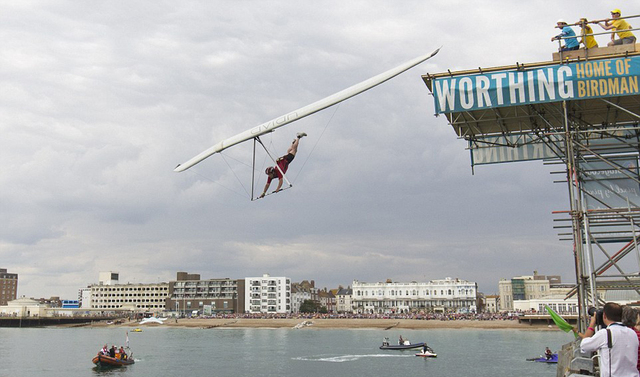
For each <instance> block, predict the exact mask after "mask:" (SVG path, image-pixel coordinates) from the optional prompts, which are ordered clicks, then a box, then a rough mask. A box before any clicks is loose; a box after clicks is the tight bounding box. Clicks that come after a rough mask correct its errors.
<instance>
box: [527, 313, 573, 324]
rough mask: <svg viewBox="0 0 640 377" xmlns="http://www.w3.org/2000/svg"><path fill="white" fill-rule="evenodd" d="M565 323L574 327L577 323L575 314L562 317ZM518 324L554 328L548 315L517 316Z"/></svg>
mask: <svg viewBox="0 0 640 377" xmlns="http://www.w3.org/2000/svg"><path fill="white" fill-rule="evenodd" d="M562 318H564V320H565V321H567V322H568V323H570V324H572V325H574V326H576V325H577V323H578V316H577V315H576V314H566V315H563V316H562ZM518 322H520V323H525V324H526V323H528V324H530V325H542V324H546V325H552V326H555V323H554V322H553V319H551V316H550V315H548V314H546V315H545V314H521V315H519V316H518Z"/></svg>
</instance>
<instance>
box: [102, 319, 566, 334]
mask: <svg viewBox="0 0 640 377" xmlns="http://www.w3.org/2000/svg"><path fill="white" fill-rule="evenodd" d="M92 326H121V327H139V328H141V329H144V328H145V327H157V326H167V327H187V328H201V329H211V328H267V329H274V328H294V327H296V326H297V327H298V328H301V329H383V330H385V329H412V330H419V329H443V328H448V329H465V328H474V329H520V330H537V331H540V330H553V331H557V330H558V328H557V327H556V326H549V325H547V324H533V325H530V324H529V323H520V322H518V321H517V320H491V321H483V320H417V319H369V318H362V319H360V318H358V319H356V318H348V319H340V318H338V319H333V318H332V319H328V318H266V319H263V318H180V319H178V320H176V319H175V318H168V319H167V320H166V321H165V322H164V324H162V325H160V324H155V323H154V324H144V325H140V324H139V323H138V322H136V321H127V322H125V323H121V324H117V325H107V324H106V323H94V324H92Z"/></svg>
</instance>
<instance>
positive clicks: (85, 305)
mask: <svg viewBox="0 0 640 377" xmlns="http://www.w3.org/2000/svg"><path fill="white" fill-rule="evenodd" d="M78 301H80V307H81V308H82V309H91V288H89V287H87V288H80V289H79V290H78Z"/></svg>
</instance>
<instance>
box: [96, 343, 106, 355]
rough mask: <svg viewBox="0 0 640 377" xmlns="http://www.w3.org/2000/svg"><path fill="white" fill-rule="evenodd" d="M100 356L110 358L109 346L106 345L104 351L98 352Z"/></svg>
mask: <svg viewBox="0 0 640 377" xmlns="http://www.w3.org/2000/svg"><path fill="white" fill-rule="evenodd" d="M98 355H105V356H109V349H108V348H107V345H106V344H105V345H104V347H102V349H101V350H100V352H98Z"/></svg>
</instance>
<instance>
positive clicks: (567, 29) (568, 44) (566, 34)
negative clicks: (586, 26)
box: [551, 19, 580, 51]
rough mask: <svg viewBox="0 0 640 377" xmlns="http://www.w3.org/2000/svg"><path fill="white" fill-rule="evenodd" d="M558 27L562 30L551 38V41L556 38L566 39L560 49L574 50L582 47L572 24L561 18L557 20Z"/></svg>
mask: <svg viewBox="0 0 640 377" xmlns="http://www.w3.org/2000/svg"><path fill="white" fill-rule="evenodd" d="M556 27H557V28H558V29H560V30H562V32H561V33H560V34H558V35H556V36H555V37H552V38H551V42H553V41H555V40H560V39H563V40H564V46H562V47H560V49H559V50H558V51H572V50H577V49H579V48H580V43H578V38H576V33H575V32H574V31H573V29H572V28H571V26H569V25H567V23H566V22H565V21H564V20H563V19H560V20H558V22H556Z"/></svg>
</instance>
